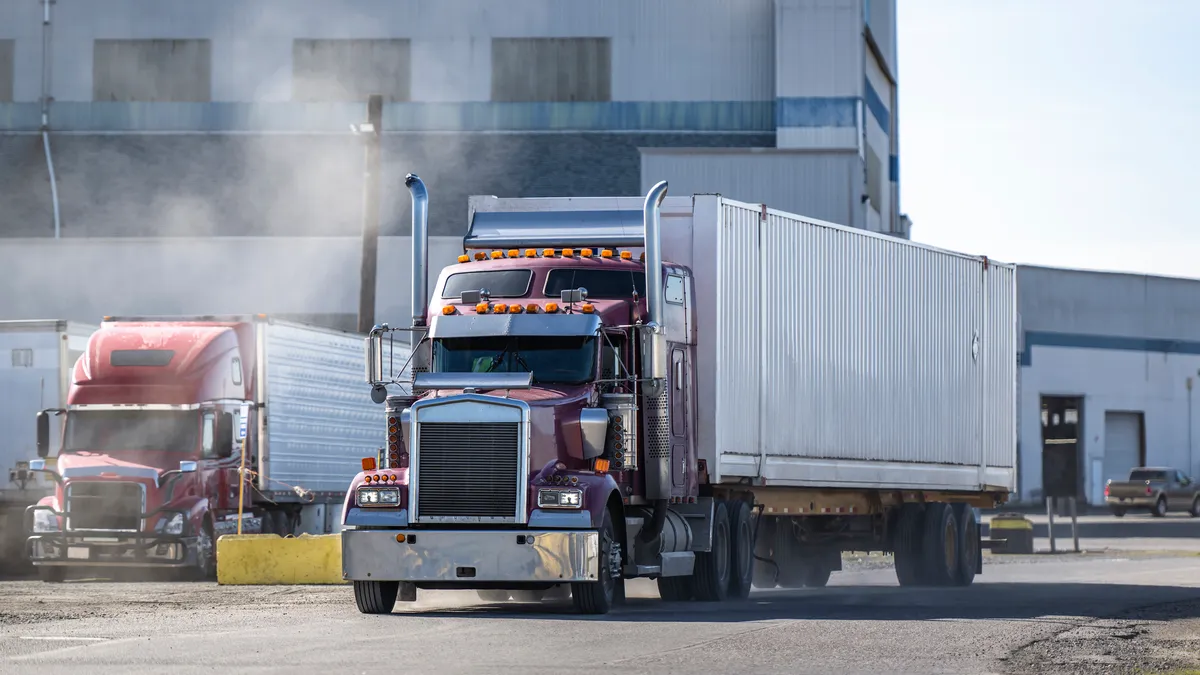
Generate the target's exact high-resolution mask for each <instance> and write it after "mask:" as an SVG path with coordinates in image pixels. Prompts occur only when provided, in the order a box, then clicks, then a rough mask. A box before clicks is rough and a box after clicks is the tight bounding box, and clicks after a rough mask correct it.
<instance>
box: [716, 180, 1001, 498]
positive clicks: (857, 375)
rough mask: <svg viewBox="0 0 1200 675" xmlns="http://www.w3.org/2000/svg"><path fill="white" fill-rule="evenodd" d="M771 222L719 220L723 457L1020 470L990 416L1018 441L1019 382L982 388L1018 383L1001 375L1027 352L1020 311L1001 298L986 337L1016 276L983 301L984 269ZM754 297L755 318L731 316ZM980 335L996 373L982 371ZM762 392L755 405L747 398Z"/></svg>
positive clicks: (782, 218)
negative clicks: (989, 439) (1018, 347)
mask: <svg viewBox="0 0 1200 675" xmlns="http://www.w3.org/2000/svg"><path fill="white" fill-rule="evenodd" d="M759 218H760V212H759V211H758V210H756V209H754V208H753V207H751V206H750V205H742V204H726V205H725V207H724V208H723V217H722V232H721V238H720V240H719V243H718V252H717V256H718V264H719V265H720V270H721V278H720V283H719V296H718V299H717V301H718V302H720V303H722V310H721V312H722V313H721V315H720V317H721V318H720V320H719V322H718V332H717V334H716V335H715V336H714V338H715V339H716V340H717V341H718V343H719V344H718V347H717V350H718V351H717V369H718V383H717V389H716V392H715V395H716V396H717V399H718V400H717V411H718V413H717V418H718V424H719V425H721V426H719V427H718V428H719V429H720V431H719V433H718V444H719V445H718V448H719V449H720V450H721V451H722V452H726V453H733V454H735V455H742V456H744V455H746V454H751V455H754V454H756V453H755V451H754V448H755V445H753V443H752V438H753V437H754V436H756V435H760V438H761V443H762V445H761V446H760V447H761V452H762V453H763V454H764V455H765V457H764V458H763V459H765V458H766V457H777V458H786V457H792V458H805V459H813V460H822V461H826V460H857V461H877V462H889V463H898V462H899V463H921V464H939V465H959V466H964V467H979V466H981V464H983V463H984V460H985V458H986V459H988V460H993V459H994V460H995V461H994V462H993V461H988V462H987V464H988V465H989V466H990V467H999V468H1008V467H1011V466H1012V460H1013V454H1012V450H1011V445H1009V446H1008V447H1009V450H1008V451H1007V452H1005V451H1004V447H1005V443H1004V441H1002V440H997V441H995V442H994V443H986V444H985V442H984V440H983V415H984V413H985V411H986V410H987V409H988V407H989V405H990V404H991V403H993V402H994V403H999V404H1007V407H1004V406H1003V405H1002V406H1001V407H1000V409H998V410H997V411H996V412H995V415H996V418H994V419H989V423H990V424H991V427H992V428H995V429H997V430H999V431H1000V432H1003V431H1004V430H1010V431H1011V430H1012V427H1013V425H1014V424H1015V422H1014V420H1013V419H1012V414H1013V412H1014V404H1013V396H1014V390H1013V386H1012V385H1013V382H1012V380H1011V379H1009V380H1008V382H1007V385H1006V386H1001V385H999V384H996V385H995V386H994V387H989V389H988V390H987V391H986V392H985V390H984V389H983V387H982V385H983V384H984V379H983V378H984V373H985V372H988V373H989V374H993V373H994V374H996V377H997V378H999V377H1005V375H1004V373H1005V372H1007V373H1008V374H1010V375H1011V374H1012V367H1013V366H1012V365H1011V364H1010V365H1008V366H1005V365H1004V364H1002V363H1000V362H999V361H1003V360H1005V358H1004V356H1003V354H1004V351H1003V350H1005V349H1010V348H1015V347H1014V346H1013V344H1012V337H1011V335H1012V332H1013V327H1012V323H1011V321H1009V322H1008V323H1007V324H1005V323H1004V318H1003V317H1004V316H1006V315H1007V316H1008V317H1010V319H1011V317H1012V316H1013V309H1012V306H1011V305H1012V302H1011V300H1009V301H1008V302H1007V303H1005V302H1004V301H1003V300H1002V299H1000V298H997V299H996V300H995V302H994V303H993V305H994V306H989V321H988V322H987V326H986V327H985V326H984V323H985V322H984V313H983V294H984V292H987V293H989V295H1002V294H1003V293H1004V292H1005V291H1007V293H1008V294H1009V295H1010V296H1011V295H1012V293H1013V290H1012V285H1011V273H1009V275H1008V277H1007V280H1006V277H1005V274H1004V273H1003V272H998V273H997V274H996V275H995V276H994V277H993V279H992V280H991V281H990V283H989V285H988V288H987V289H986V291H985V289H984V287H983V285H982V280H983V275H982V263H981V262H980V261H979V260H978V259H975V258H970V257H966V256H961V255H958V254H953V253H949V252H944V251H939V250H936V249H931V248H928V247H921V246H917V245H912V244H908V243H906V242H901V241H898V240H894V239H890V238H884V237H878V236H871V235H868V234H865V233H859V232H855V231H852V230H846V229H843V228H837V227H833V226H830V225H822V224H819V223H811V222H808V221H806V220H803V219H800V218H798V217H796V216H793V215H791V214H785V213H780V212H777V211H774V210H771V211H769V216H768V219H767V221H766V222H765V223H762V224H760V222H759ZM756 231H757V232H759V233H760V234H759V239H758V240H757V241H756V240H755V237H754V232H756ZM696 245H697V247H700V246H702V243H701V242H697V244H696ZM750 246H755V247H756V250H753V251H751V250H748V249H747V247H750ZM755 297H757V298H758V299H759V300H758V302H757V303H756V304H755V306H754V307H753V308H750V307H746V306H745V305H744V302H742V301H735V300H733V299H734V298H741V299H743V300H744V299H745V298H755ZM712 300H713V299H709V298H705V297H699V298H698V304H700V305H701V306H703V305H705V304H706V303H709V302H711V301H712ZM976 331H979V332H980V333H981V340H982V343H983V344H986V345H991V346H992V348H993V349H995V350H996V352H995V353H996V358H997V359H998V360H999V361H998V362H996V363H994V364H992V363H989V362H988V361H987V360H986V358H985V360H984V361H983V362H982V363H976V362H975V360H974V359H973V358H972V354H971V344H972V336H973V335H975V333H976ZM756 339H757V340H758V342H757V344H755V343H754V342H753V340H756ZM726 341H728V343H726ZM1009 356H1010V357H1011V358H1007V360H1008V361H1011V362H1014V363H1015V353H1013V352H1009ZM754 357H758V358H760V359H761V360H760V361H757V362H754V361H751V360H750V359H752V358H754ZM768 374H769V376H764V375H768ZM756 381H757V382H758V383H759V389H758V391H753V390H747V388H748V387H749V386H750V385H751V384H752V383H753V382H756ZM997 382H999V380H997ZM704 395H706V392H701V396H702V397H703V396H704ZM755 400H757V402H758V409H757V410H755V409H754V406H753V403H754V401H755ZM1005 410H1007V412H1005ZM727 420H737V422H736V423H735V424H732V423H731V424H726V421H727ZM754 420H758V426H757V427H756V426H755V422H754ZM989 432H990V429H989ZM1007 437H1008V438H1009V439H1011V438H1012V433H1008V434H1007ZM985 447H986V448H987V450H986V455H985ZM730 460H731V461H733V462H741V465H742V466H744V465H745V464H744V462H743V461H741V460H738V459H736V458H735V457H731V458H730ZM968 475H969V476H970V478H969V479H966V478H961V480H962V481H963V482H962V484H961V485H960V487H964V488H967V487H973V486H974V485H976V484H977V483H976V479H977V477H978V479H982V478H983V476H982V475H978V476H977V474H975V472H973V471H968V473H967V474H960V477H961V476H968Z"/></svg>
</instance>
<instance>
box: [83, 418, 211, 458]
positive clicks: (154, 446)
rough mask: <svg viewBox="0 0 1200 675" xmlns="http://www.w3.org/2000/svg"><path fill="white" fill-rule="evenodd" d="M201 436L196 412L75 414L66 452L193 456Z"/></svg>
mask: <svg viewBox="0 0 1200 675" xmlns="http://www.w3.org/2000/svg"><path fill="white" fill-rule="evenodd" d="M199 432H200V413H199V412H197V411H195V410H75V411H71V412H69V413H67V428H66V431H65V434H64V442H63V452H80V451H86V450H90V451H92V452H112V451H119V450H165V451H169V452H192V451H193V450H195V449H196V440H197V435H198V434H199Z"/></svg>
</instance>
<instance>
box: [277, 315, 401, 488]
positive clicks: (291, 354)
mask: <svg viewBox="0 0 1200 675" xmlns="http://www.w3.org/2000/svg"><path fill="white" fill-rule="evenodd" d="M258 329H259V331H260V332H259V338H258V340H259V349H260V355H261V356H262V357H263V358H261V359H260V360H259V363H260V367H261V371H260V373H259V378H260V380H259V381H260V383H262V384H261V388H260V391H263V392H265V396H263V397H262V399H261V400H262V401H263V402H265V404H266V415H265V416H260V418H259V419H260V425H262V428H261V432H260V433H261V436H260V438H263V439H265V440H266V443H265V446H266V447H265V453H264V456H265V459H264V461H263V464H264V466H265V471H263V472H262V475H261V476H260V478H259V489H260V490H262V491H264V492H268V493H274V494H279V493H286V492H289V491H290V490H291V487H292V486H295V487H298V488H302V489H303V490H305V491H309V492H313V493H316V496H317V497H318V499H319V500H333V501H341V499H342V498H343V497H344V496H345V491H346V487H347V486H348V485H349V484H350V481H351V480H352V479H353V478H354V476H355V474H357V473H358V471H359V469H360V466H361V465H360V460H361V459H362V458H363V457H374V456H375V455H376V452H377V450H378V448H379V447H380V446H381V445H383V444H384V441H385V438H384V436H383V432H382V430H383V429H386V427H385V426H384V425H383V424H382V423H381V421H380V415H382V412H381V411H380V407H379V406H378V405H376V404H374V403H372V402H371V390H370V387H368V386H367V385H366V384H364V382H363V369H362V364H363V362H364V360H365V351H364V346H363V336H360V335H355V334H352V333H346V332H342V331H337V330H332V329H325V328H318V327H314V326H307V325H302V324H296V323H290V322H285V321H275V320H270V321H268V322H264V323H262V324H260V325H259V328H258ZM396 351H397V352H398V354H397V355H398V357H399V358H400V359H401V362H403V359H406V358H407V357H408V352H407V350H406V349H404V348H402V347H401V346H400V345H399V344H397V347H396ZM399 352H403V354H400V353H399Z"/></svg>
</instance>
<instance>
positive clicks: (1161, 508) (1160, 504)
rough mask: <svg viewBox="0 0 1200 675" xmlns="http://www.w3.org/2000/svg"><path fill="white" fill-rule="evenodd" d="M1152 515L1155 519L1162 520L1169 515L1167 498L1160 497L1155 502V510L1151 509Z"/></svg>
mask: <svg viewBox="0 0 1200 675" xmlns="http://www.w3.org/2000/svg"><path fill="white" fill-rule="evenodd" d="M1150 515H1152V516H1154V517H1155V518H1162V517H1164V516H1166V515H1167V498H1166V497H1163V496H1159V498H1158V501H1156V502H1154V508H1153V509H1150Z"/></svg>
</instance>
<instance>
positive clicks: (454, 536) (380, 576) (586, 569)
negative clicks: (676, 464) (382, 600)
mask: <svg viewBox="0 0 1200 675" xmlns="http://www.w3.org/2000/svg"><path fill="white" fill-rule="evenodd" d="M401 534H403V535H404V542H399V541H397V537H398V535H401ZM599 568H600V536H599V533H597V532H595V531H569V530H558V531H554V530H442V531H437V530H435V531H430V530H343V531H342V577H343V578H344V579H347V580H352V581H367V580H370V581H407V582H416V583H421V582H450V583H456V584H462V585H463V586H465V587H469V586H470V584H471V583H473V582H497V581H499V582H535V583H536V582H549V583H565V582H571V581H595V580H596V578H597V577H596V575H597V573H598V571H599Z"/></svg>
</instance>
